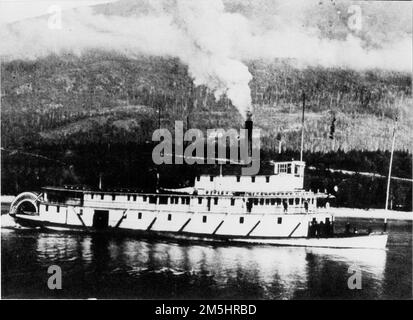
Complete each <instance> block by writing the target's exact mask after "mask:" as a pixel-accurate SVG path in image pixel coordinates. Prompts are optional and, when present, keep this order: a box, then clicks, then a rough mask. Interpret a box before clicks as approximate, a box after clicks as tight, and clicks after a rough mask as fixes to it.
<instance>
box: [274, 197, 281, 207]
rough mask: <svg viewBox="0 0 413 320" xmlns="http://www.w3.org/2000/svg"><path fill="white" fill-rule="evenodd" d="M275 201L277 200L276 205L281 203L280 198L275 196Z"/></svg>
mask: <svg viewBox="0 0 413 320" xmlns="http://www.w3.org/2000/svg"><path fill="white" fill-rule="evenodd" d="M275 200H276V201H277V206H280V205H281V199H280V198H277V199H275Z"/></svg>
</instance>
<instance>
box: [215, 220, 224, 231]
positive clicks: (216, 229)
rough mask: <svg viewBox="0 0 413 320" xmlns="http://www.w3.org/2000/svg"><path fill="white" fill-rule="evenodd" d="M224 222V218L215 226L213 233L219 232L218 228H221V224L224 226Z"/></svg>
mask: <svg viewBox="0 0 413 320" xmlns="http://www.w3.org/2000/svg"><path fill="white" fill-rule="evenodd" d="M223 223H224V220H222V221H221V222H220V223H219V225H218V227H216V228H215V230H214V232H212V234H213V235H214V234H216V233H217V231H218V229H219V228H221V226H222V224H223Z"/></svg>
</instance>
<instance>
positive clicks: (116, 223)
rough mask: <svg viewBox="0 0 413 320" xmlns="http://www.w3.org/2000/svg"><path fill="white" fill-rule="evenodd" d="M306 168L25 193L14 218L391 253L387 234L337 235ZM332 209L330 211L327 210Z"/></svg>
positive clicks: (49, 225)
mask: <svg viewBox="0 0 413 320" xmlns="http://www.w3.org/2000/svg"><path fill="white" fill-rule="evenodd" d="M304 167H305V163H304V162H302V161H289V162H276V163H274V173H273V174H272V175H266V176H222V175H219V176H208V175H202V176H199V177H197V178H196V179H195V184H194V186H193V187H188V188H183V189H174V190H172V189H169V190H164V191H163V192H160V193H134V192H113V191H111V192H108V191H106V192H105V191H102V190H95V191H94V190H85V189H82V188H74V187H68V186H67V187H45V188H43V190H42V192H41V193H34V192H24V193H21V194H20V195H18V196H17V197H16V198H15V200H14V201H13V203H12V204H11V208H10V215H11V217H13V219H14V220H15V222H16V223H18V224H19V225H21V226H24V227H30V228H44V229H52V230H71V231H87V232H117V233H120V232H123V233H129V234H134V235H137V236H141V237H156V238H172V239H178V240H179V239H182V240H190V241H193V240H198V241H214V242H225V243H256V244H273V245H283V246H284V245H286V246H311V247H334V248H375V249H384V248H385V247H386V243H387V237H388V235H387V233H385V232H380V233H372V232H370V233H366V234H362V233H353V232H349V230H347V232H344V233H342V234H337V233H335V230H334V214H332V213H331V212H328V211H330V210H333V208H332V207H330V208H329V209H322V210H321V209H319V208H318V207H317V202H318V200H319V199H320V198H325V196H326V195H325V194H323V193H318V192H317V193H315V192H312V191H305V190H304V189H303V179H304ZM328 207H329V206H328V205H327V208H328Z"/></svg>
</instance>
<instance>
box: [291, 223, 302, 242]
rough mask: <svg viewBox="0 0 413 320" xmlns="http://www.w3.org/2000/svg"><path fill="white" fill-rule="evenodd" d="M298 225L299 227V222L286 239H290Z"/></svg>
mask: <svg viewBox="0 0 413 320" xmlns="http://www.w3.org/2000/svg"><path fill="white" fill-rule="evenodd" d="M300 225H301V222H299V223H298V224H297V225H296V226H295V228H294V230H293V231H291V233H290V234H289V235H288V238H291V236H292V235H293V233H294V232H295V230H297V229H298V227H299V226H300Z"/></svg>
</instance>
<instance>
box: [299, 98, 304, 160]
mask: <svg viewBox="0 0 413 320" xmlns="http://www.w3.org/2000/svg"><path fill="white" fill-rule="evenodd" d="M304 109H305V93H304V92H303V115H302V117H301V149H300V161H303V149H304Z"/></svg>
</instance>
